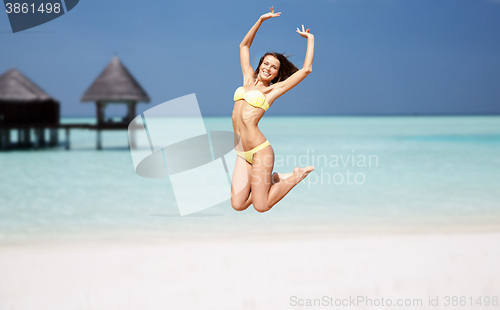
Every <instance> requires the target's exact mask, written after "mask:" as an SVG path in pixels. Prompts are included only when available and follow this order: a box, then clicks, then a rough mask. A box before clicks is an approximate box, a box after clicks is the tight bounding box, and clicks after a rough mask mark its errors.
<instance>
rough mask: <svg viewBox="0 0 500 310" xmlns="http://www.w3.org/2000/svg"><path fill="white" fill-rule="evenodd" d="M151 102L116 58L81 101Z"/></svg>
mask: <svg viewBox="0 0 500 310" xmlns="http://www.w3.org/2000/svg"><path fill="white" fill-rule="evenodd" d="M149 100H150V99H149V96H148V94H146V92H145V91H144V89H142V87H141V85H139V83H138V82H137V81H136V80H135V78H134V77H133V76H132V74H130V72H129V71H128V70H127V68H125V66H124V65H123V64H122V63H121V62H120V60H119V59H118V57H116V56H114V57H113V59H112V60H111V62H110V63H109V64H108V66H107V67H106V68H105V69H104V70H103V71H102V72H101V74H100V75H99V76H98V77H97V79H96V80H95V81H94V83H92V85H90V87H89V88H88V89H87V91H86V92H85V94H83V97H82V99H81V101H118V102H119V101H143V102H149Z"/></svg>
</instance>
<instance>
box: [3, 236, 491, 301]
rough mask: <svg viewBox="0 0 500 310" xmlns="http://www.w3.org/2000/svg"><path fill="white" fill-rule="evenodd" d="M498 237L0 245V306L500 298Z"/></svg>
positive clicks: (379, 237) (337, 237) (324, 238)
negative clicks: (315, 299) (324, 298)
mask: <svg viewBox="0 0 500 310" xmlns="http://www.w3.org/2000/svg"><path fill="white" fill-rule="evenodd" d="M499 245H500V233H477V234H474V233H466V234H458V233H454V234H413V235H408V234H407V235H378V236H344V237H342V236H336V237H330V238H326V237H321V238H308V239H306V238H304V239H299V240H289V239H278V238H275V239H272V240H271V239H264V238H256V239H253V240H235V239H231V240H225V241H221V240H216V239H213V240H208V241H204V242H196V241H186V242H183V243H181V242H167V241H157V242H149V243H141V242H139V241H133V242H132V241H128V242H112V241H105V242H94V243H89V242H78V243H74V244H56V243H53V244H44V245H41V244H38V245H36V244H24V245H3V246H0V309H1V310H3V309H8V310H10V309H16V310H18V309H29V310H35V309H36V310H39V309H64V310H70V309H148V310H149V309H162V310H165V309H217V310H220V309H231V310H236V309H333V308H352V309H364V308H366V309H368V308H376V309H384V308H386V307H382V306H379V307H365V306H364V305H365V304H364V303H360V304H359V305H358V307H354V306H351V307H335V306H330V307H327V306H322V307H299V306H295V307H294V306H291V300H290V298H291V296H296V297H297V300H298V299H307V298H312V299H314V298H322V297H323V296H327V297H333V299H334V300H335V299H349V298H350V297H351V298H353V299H356V296H366V297H368V298H371V299H372V300H375V299H378V300H379V301H380V299H381V298H384V302H387V301H386V300H387V299H388V298H389V299H391V301H392V303H393V304H394V303H396V302H397V299H398V298H403V299H406V298H409V299H422V303H423V306H419V307H406V308H408V309H456V307H451V306H449V307H445V306H444V302H445V296H465V297H466V298H467V302H470V300H469V299H468V298H469V297H471V296H472V297H473V300H474V302H476V300H477V298H478V297H480V296H483V297H484V296H489V297H492V296H498V297H500V263H499V262H500V247H499ZM495 294H496V295H495ZM429 296H431V297H432V298H436V297H437V296H438V298H439V299H438V301H439V305H440V306H438V307H429V306H428V300H429ZM304 302H306V301H305V300H304ZM345 302H347V300H346V301H344V303H345ZM351 305H352V304H351ZM499 307H500V306H497V307H492V306H489V307H485V306H484V305H483V306H481V307H479V306H477V305H473V306H472V307H470V306H466V307H459V309H498V308H499ZM387 308H392V309H399V308H400V307H394V305H393V307H387Z"/></svg>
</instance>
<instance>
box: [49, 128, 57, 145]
mask: <svg viewBox="0 0 500 310" xmlns="http://www.w3.org/2000/svg"><path fill="white" fill-rule="evenodd" d="M58 143H59V131H58V130H57V128H50V139H49V145H50V146H56V145H57V144H58Z"/></svg>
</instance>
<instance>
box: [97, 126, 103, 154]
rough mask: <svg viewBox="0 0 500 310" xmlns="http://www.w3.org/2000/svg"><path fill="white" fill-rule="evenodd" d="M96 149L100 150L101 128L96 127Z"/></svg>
mask: <svg viewBox="0 0 500 310" xmlns="http://www.w3.org/2000/svg"><path fill="white" fill-rule="evenodd" d="M97 149H98V150H102V141H101V130H100V129H97Z"/></svg>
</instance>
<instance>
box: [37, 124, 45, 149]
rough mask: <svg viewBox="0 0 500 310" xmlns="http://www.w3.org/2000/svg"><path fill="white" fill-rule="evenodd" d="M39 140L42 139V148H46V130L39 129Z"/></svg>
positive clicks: (40, 142)
mask: <svg viewBox="0 0 500 310" xmlns="http://www.w3.org/2000/svg"><path fill="white" fill-rule="evenodd" d="M38 138H39V139H40V141H39V144H40V147H44V146H45V128H38Z"/></svg>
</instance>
